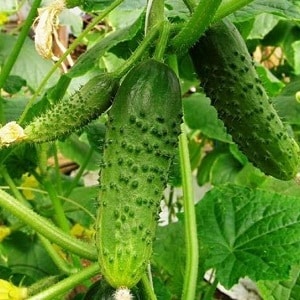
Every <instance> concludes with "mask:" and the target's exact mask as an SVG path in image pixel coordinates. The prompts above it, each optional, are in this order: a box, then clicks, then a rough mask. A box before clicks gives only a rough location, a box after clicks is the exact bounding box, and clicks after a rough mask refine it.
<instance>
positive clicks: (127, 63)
mask: <svg viewBox="0 0 300 300" xmlns="http://www.w3.org/2000/svg"><path fill="white" fill-rule="evenodd" d="M158 30H159V25H157V26H155V27H154V28H152V29H151V30H150V31H149V32H148V34H147V35H146V36H145V38H144V39H143V41H142V43H141V44H140V45H139V46H138V47H137V48H136V49H135V51H134V52H133V53H132V55H131V56H130V57H129V59H127V60H126V61H125V62H124V64H123V66H122V67H121V68H119V69H118V70H117V71H115V72H114V74H113V76H114V77H116V78H121V77H123V76H124V75H125V74H126V73H127V72H128V70H130V69H131V67H132V66H133V65H134V64H135V63H136V62H137V61H138V60H139V59H140V58H141V57H142V56H143V55H145V51H146V49H147V48H148V47H149V45H151V42H152V41H153V39H154V38H155V37H156V35H157V33H158Z"/></svg>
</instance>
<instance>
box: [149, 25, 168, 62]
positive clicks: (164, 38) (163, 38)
mask: <svg viewBox="0 0 300 300" xmlns="http://www.w3.org/2000/svg"><path fill="white" fill-rule="evenodd" d="M170 29H171V26H170V23H169V22H168V21H165V22H163V23H162V29H161V30H160V37H159V41H158V43H157V45H156V48H155V52H154V55H153V57H154V58H155V59H156V60H158V61H161V60H163V56H164V53H165V50H166V48H167V44H168V41H169V34H170Z"/></svg>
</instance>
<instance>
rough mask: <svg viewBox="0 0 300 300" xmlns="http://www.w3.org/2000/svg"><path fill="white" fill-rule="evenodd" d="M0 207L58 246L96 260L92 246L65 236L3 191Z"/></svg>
mask: <svg viewBox="0 0 300 300" xmlns="http://www.w3.org/2000/svg"><path fill="white" fill-rule="evenodd" d="M0 206H1V207H3V208H4V209H6V210H7V211H9V212H10V213H11V214H12V215H14V216H15V217H17V218H19V219H20V220H22V221H23V222H24V223H25V224H27V225H29V226H31V227H32V228H33V229H34V230H35V231H36V232H38V233H40V234H41V235H43V236H45V237H46V238H47V239H49V240H50V241H52V242H53V243H55V244H57V245H58V246H61V247H62V248H64V249H66V250H69V251H70V252H72V253H74V254H77V255H79V256H82V257H85V258H87V259H90V260H97V251H96V248H95V246H94V245H91V244H88V243H85V242H82V241H80V240H78V239H76V238H74V237H72V236H70V235H69V234H66V233H65V232H63V231H62V230H60V229H59V228H57V227H56V226H54V225H53V224H51V223H50V222H49V221H48V220H47V219H45V218H43V217H41V216H40V215H38V214H37V213H35V212H34V211H33V210H31V209H29V208H27V207H26V206H24V205H22V204H21V203H20V202H18V201H17V200H16V199H15V198H13V197H12V196H10V195H9V194H7V193H6V192H4V191H3V190H0Z"/></svg>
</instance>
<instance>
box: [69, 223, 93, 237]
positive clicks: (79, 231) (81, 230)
mask: <svg viewBox="0 0 300 300" xmlns="http://www.w3.org/2000/svg"><path fill="white" fill-rule="evenodd" d="M94 233H95V232H94V230H91V229H88V228H85V227H83V226H82V225H80V224H78V223H76V224H75V225H74V226H73V227H72V228H71V235H73V236H75V237H77V238H80V239H85V240H91V239H92V238H93V236H94Z"/></svg>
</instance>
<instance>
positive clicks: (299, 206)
mask: <svg viewBox="0 0 300 300" xmlns="http://www.w3.org/2000/svg"><path fill="white" fill-rule="evenodd" d="M197 220H198V234H199V239H200V243H201V246H202V252H203V253H206V259H205V266H206V268H207V269H208V268H215V269H216V271H217V277H218V279H219V281H220V282H221V284H223V285H224V286H225V287H228V288H229V287H231V286H232V285H234V284H235V283H237V281H238V280H239V278H241V277H245V276H249V277H250V278H251V279H253V280H254V281H257V280H282V279H286V278H288V275H289V270H290V267H291V265H293V264H295V263H299V262H300V201H299V198H297V197H291V196H290V197H289V196H285V195H280V194H276V193H272V192H268V191H263V190H259V189H250V188H246V187H242V186H237V185H230V184H229V185H224V186H220V187H216V188H213V189H212V190H211V191H210V192H208V193H207V194H206V195H205V197H204V199H202V200H201V201H200V203H199V205H198V207H197Z"/></svg>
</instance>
